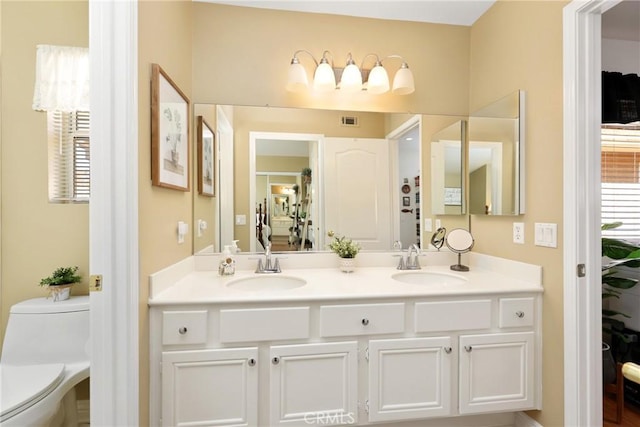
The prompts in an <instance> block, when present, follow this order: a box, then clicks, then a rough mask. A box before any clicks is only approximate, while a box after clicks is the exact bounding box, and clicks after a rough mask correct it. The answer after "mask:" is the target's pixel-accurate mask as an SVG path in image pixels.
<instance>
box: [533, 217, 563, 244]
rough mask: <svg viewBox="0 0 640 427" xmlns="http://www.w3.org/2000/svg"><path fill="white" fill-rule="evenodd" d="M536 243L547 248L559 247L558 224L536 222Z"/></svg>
mask: <svg viewBox="0 0 640 427" xmlns="http://www.w3.org/2000/svg"><path fill="white" fill-rule="evenodd" d="M535 229H536V233H535V244H536V246H544V247H546V248H557V247H558V224H554V223H547V222H536V224H535Z"/></svg>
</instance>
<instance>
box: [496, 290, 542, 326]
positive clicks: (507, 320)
mask: <svg viewBox="0 0 640 427" xmlns="http://www.w3.org/2000/svg"><path fill="white" fill-rule="evenodd" d="M533 307H534V303H533V298H532V297H528V298H500V320H499V322H498V324H499V326H500V327H501V328H517V327H521V326H533V320H534V308H533Z"/></svg>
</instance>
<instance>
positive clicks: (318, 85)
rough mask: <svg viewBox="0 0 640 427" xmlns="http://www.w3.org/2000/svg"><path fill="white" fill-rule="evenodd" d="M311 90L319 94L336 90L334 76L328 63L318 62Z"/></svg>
mask: <svg viewBox="0 0 640 427" xmlns="http://www.w3.org/2000/svg"><path fill="white" fill-rule="evenodd" d="M313 88H314V89H315V90H317V91H320V92H329V91H332V90H335V88H336V75H335V74H333V68H331V65H329V63H328V62H326V61H325V62H322V61H321V62H320V65H318V68H316V72H315V74H314V76H313Z"/></svg>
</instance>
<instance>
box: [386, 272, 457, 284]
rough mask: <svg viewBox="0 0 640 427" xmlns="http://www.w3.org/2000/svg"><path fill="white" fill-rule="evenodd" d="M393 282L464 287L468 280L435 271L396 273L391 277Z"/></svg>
mask: <svg viewBox="0 0 640 427" xmlns="http://www.w3.org/2000/svg"><path fill="white" fill-rule="evenodd" d="M391 278H392V279H393V280H397V281H398V282H402V283H410V284H412V285H425V286H434V285H443V286H450V285H462V284H464V283H467V279H466V278H465V277H462V276H458V275H456V274H448V273H439V272H434V271H420V270H416V271H403V272H401V273H395V274H393V275H392V276H391Z"/></svg>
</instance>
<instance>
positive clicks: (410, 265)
mask: <svg viewBox="0 0 640 427" xmlns="http://www.w3.org/2000/svg"><path fill="white" fill-rule="evenodd" d="M412 254H413V257H412ZM419 257H420V248H419V247H418V245H416V244H415V243H414V244H413V245H411V246H409V250H408V251H407V261H406V263H405V269H407V270H420V268H422V267H420V260H419V259H418V258H419Z"/></svg>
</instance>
